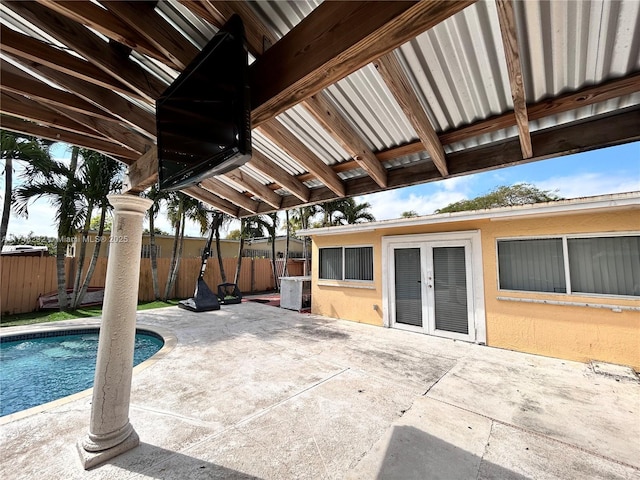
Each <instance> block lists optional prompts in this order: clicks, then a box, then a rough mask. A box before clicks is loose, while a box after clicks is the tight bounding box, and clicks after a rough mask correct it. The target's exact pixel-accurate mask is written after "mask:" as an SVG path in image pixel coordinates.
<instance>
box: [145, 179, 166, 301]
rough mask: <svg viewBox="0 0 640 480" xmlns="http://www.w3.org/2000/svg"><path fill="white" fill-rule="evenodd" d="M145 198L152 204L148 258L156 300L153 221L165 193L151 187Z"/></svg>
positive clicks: (154, 231) (156, 251)
mask: <svg viewBox="0 0 640 480" xmlns="http://www.w3.org/2000/svg"><path fill="white" fill-rule="evenodd" d="M145 196H146V197H147V198H148V199H149V200H152V201H153V203H152V204H151V206H150V207H149V210H148V211H147V217H148V218H149V258H150V259H151V280H152V283H153V296H154V298H155V299H156V300H159V299H160V283H159V281H158V250H157V248H156V227H155V220H156V217H157V216H158V213H160V207H161V204H162V202H163V201H165V200H166V199H167V194H166V192H162V191H160V189H159V188H158V185H157V184H155V185H153V186H152V187H151V188H150V189H149V191H148V192H147V193H146V194H145Z"/></svg>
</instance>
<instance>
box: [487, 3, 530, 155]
mask: <svg viewBox="0 0 640 480" xmlns="http://www.w3.org/2000/svg"><path fill="white" fill-rule="evenodd" d="M496 7H497V9H498V20H499V23H500V34H501V35H502V44H503V46H504V56H505V59H506V61H507V72H508V73H509V84H510V85H511V97H512V98H513V111H514V114H515V116H516V124H517V125H518V135H519V137H520V145H521V146H522V158H530V157H532V156H533V150H532V146H531V134H530V133H529V117H528V115H527V98H526V95H525V91H524V82H523V80H522V65H521V64H520V52H519V50H518V33H517V31H516V18H515V15H514V13H513V3H512V1H511V0H496Z"/></svg>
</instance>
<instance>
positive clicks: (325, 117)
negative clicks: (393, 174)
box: [304, 93, 387, 187]
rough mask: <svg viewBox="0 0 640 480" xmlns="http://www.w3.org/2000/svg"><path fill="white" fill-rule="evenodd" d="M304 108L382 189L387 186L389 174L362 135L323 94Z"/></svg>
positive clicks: (314, 98)
mask: <svg viewBox="0 0 640 480" xmlns="http://www.w3.org/2000/svg"><path fill="white" fill-rule="evenodd" d="M304 107H305V108H306V109H307V110H308V111H309V113H311V114H312V115H313V116H314V117H315V119H316V120H317V121H318V122H319V123H320V125H322V126H323V127H324V128H325V129H326V130H327V131H328V132H329V133H331V135H332V136H333V137H334V138H335V139H336V140H337V141H338V142H339V143H340V144H341V145H342V147H343V148H344V149H345V150H346V151H347V152H348V153H349V155H351V156H352V157H353V159H354V160H355V161H356V162H357V163H358V164H359V165H360V166H361V167H362V168H363V169H364V170H365V171H366V172H367V173H368V174H369V176H371V178H373V179H374V180H375V182H376V183H377V184H378V185H380V186H381V187H386V186H387V172H386V170H385V169H384V167H383V166H382V165H381V164H380V162H379V161H378V159H377V158H376V156H375V154H374V153H373V152H372V151H371V149H370V148H369V146H368V145H367V144H366V143H365V142H364V140H363V139H362V138H361V137H360V135H358V133H357V132H356V131H355V130H354V128H353V127H352V126H351V125H349V123H348V122H347V121H346V120H345V119H344V117H343V116H342V115H341V114H340V112H339V111H338V109H337V108H336V107H335V106H334V105H333V104H332V103H331V101H330V100H329V99H328V98H326V96H325V95H324V94H323V93H318V94H317V95H314V96H313V97H311V98H309V99H307V101H306V102H305V103H304Z"/></svg>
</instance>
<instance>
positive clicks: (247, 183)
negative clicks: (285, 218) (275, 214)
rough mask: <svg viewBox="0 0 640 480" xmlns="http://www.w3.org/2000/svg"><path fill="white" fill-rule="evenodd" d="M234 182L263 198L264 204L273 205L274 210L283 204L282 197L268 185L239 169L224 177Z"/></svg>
mask: <svg viewBox="0 0 640 480" xmlns="http://www.w3.org/2000/svg"><path fill="white" fill-rule="evenodd" d="M224 176H225V177H227V178H228V179H229V180H231V181H232V182H234V183H236V184H237V185H239V186H240V187H242V188H244V189H246V190H247V191H248V192H251V193H252V194H253V195H255V196H256V197H259V198H261V199H262V200H263V201H264V202H266V203H268V204H269V205H271V206H272V207H273V208H276V209H279V208H280V205H281V204H282V197H281V196H280V195H278V194H277V193H275V192H274V191H273V190H271V189H270V188H269V187H267V186H266V185H263V184H262V183H260V182H259V181H257V180H256V179H255V178H253V177H252V176H251V175H249V174H248V173H245V172H243V171H242V170H241V169H239V168H237V169H235V170H232V171H231V172H229V173H226V174H225V175H224Z"/></svg>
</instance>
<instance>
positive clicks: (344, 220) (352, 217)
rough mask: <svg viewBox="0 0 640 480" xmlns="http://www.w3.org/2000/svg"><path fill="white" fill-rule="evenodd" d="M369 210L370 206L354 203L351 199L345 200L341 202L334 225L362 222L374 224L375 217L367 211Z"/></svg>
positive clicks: (366, 203)
mask: <svg viewBox="0 0 640 480" xmlns="http://www.w3.org/2000/svg"><path fill="white" fill-rule="evenodd" d="M370 208H371V204H369V203H368V202H365V203H356V201H355V200H354V199H353V198H345V199H344V200H342V201H341V205H340V213H339V214H338V216H336V218H335V220H334V222H335V223H334V225H344V224H349V225H351V224H354V223H363V222H374V221H375V220H376V219H375V217H374V216H373V215H372V214H371V213H369V212H368V211H367V210H369V209H370Z"/></svg>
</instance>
